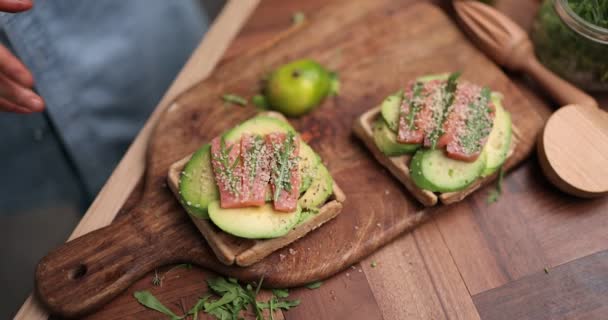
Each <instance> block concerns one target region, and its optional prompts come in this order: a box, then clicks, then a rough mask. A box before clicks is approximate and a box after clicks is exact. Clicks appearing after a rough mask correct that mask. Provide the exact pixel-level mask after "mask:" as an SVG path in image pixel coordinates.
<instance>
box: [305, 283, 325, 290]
mask: <svg viewBox="0 0 608 320" xmlns="http://www.w3.org/2000/svg"><path fill="white" fill-rule="evenodd" d="M322 284H323V281H316V282H313V283H309V284H307V285H306V288H308V289H311V290H312V289H318V288H319V287H321V285H322Z"/></svg>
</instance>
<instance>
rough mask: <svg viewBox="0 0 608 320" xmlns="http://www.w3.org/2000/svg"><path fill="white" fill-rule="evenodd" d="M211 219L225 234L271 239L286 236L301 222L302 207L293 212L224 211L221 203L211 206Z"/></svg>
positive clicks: (262, 209) (268, 207) (260, 209)
mask: <svg viewBox="0 0 608 320" xmlns="http://www.w3.org/2000/svg"><path fill="white" fill-rule="evenodd" d="M208 210H209V218H210V219H211V221H213V223H214V224H215V225H216V226H217V227H218V228H220V229H222V230H223V231H224V232H227V233H229V234H232V235H235V236H237V237H241V238H247V239H269V238H277V237H281V236H284V235H286V234H287V233H288V232H289V231H290V230H291V228H293V227H294V226H295V225H296V224H297V223H298V221H300V214H301V212H302V209H301V207H300V206H299V205H298V208H297V209H296V210H295V211H293V212H279V211H275V210H274V209H273V207H272V204H269V203H267V204H265V205H263V206H261V207H247V208H238V209H222V208H221V207H220V202H219V201H213V202H211V203H210V204H209V209H208Z"/></svg>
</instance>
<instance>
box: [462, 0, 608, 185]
mask: <svg viewBox="0 0 608 320" xmlns="http://www.w3.org/2000/svg"><path fill="white" fill-rule="evenodd" d="M454 8H455V10H456V13H457V14H458V16H459V17H460V19H461V21H462V22H463V24H464V27H465V30H466V31H467V32H468V33H469V34H470V36H471V37H472V38H473V40H474V41H475V42H476V43H477V44H478V46H479V47H480V48H481V49H482V50H483V51H484V52H485V53H486V54H487V55H488V56H490V57H491V58H492V59H493V60H494V61H495V62H496V63H497V64H499V65H501V66H504V67H506V68H509V69H512V70H516V71H523V72H526V73H527V74H529V75H531V76H532V77H533V78H534V79H535V80H536V81H537V82H538V83H539V84H540V85H541V86H543V87H544V88H545V90H546V91H547V92H548V93H549V94H550V95H551V96H552V97H553V98H554V99H555V100H556V101H557V102H558V103H559V104H560V105H567V106H566V107H564V108H562V109H560V110H559V111H557V112H555V113H554V114H553V115H552V116H551V117H550V118H549V120H548V121H547V124H546V125H545V128H544V130H543V132H542V133H541V135H540V137H539V143H538V154H539V160H540V163H541V167H542V169H543V172H544V173H545V175H546V176H547V178H548V179H549V181H551V182H552V183H553V184H555V185H556V186H557V187H558V188H559V189H561V190H562V191H564V192H567V193H570V194H572V195H575V196H580V197H594V196H601V195H605V194H608V114H607V113H606V112H603V111H602V110H600V109H599V108H598V107H597V102H596V101H595V99H593V98H592V97H591V96H589V95H587V94H586V93H584V92H583V91H581V90H580V89H578V88H576V87H574V86H573V85H571V84H570V83H568V82H567V81H565V80H563V79H561V78H559V77H558V76H557V75H555V74H554V73H553V72H551V71H549V70H547V68H545V67H544V66H543V65H542V64H540V63H539V62H538V60H537V59H536V56H535V55H534V48H533V46H532V42H531V41H530V38H529V37H528V34H527V33H526V32H525V31H524V30H523V29H522V28H520V27H519V26H518V25H517V24H516V23H515V22H513V21H512V20H511V19H510V18H508V17H507V16H505V15H503V14H502V13H500V12H499V11H498V10H496V9H494V8H492V7H491V6H488V5H485V4H483V3H480V2H478V1H471V0H466V1H464V0H463V1H454Z"/></svg>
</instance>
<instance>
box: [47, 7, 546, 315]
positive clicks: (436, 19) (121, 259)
mask: <svg viewBox="0 0 608 320" xmlns="http://www.w3.org/2000/svg"><path fill="white" fill-rule="evenodd" d="M300 57H310V58H314V59H316V60H318V61H320V62H321V63H323V64H325V65H326V66H328V67H329V68H330V69H333V70H337V71H338V72H339V74H340V77H341V80H342V91H341V94H340V96H339V97H335V98H332V99H329V100H328V101H326V102H325V103H324V104H323V105H322V106H321V107H320V108H318V109H317V110H315V111H314V112H312V113H311V114H310V115H307V116H305V117H303V118H301V119H297V120H293V121H292V123H293V124H294V126H295V127H296V129H298V130H299V131H300V132H302V133H303V134H304V135H306V136H308V137H309V138H310V144H311V146H312V147H313V148H314V149H315V150H316V151H317V152H318V153H320V154H321V156H322V157H323V159H324V160H325V162H326V164H327V166H328V168H329V170H330V171H331V173H332V175H333V177H334V179H335V180H336V182H337V183H338V184H339V185H340V186H341V187H342V189H343V191H344V193H345V194H346V196H347V201H346V202H345V207H344V209H343V212H342V214H340V215H339V216H338V217H337V218H336V219H334V220H332V221H330V222H328V223H327V224H326V225H324V226H323V227H321V228H319V229H317V230H315V231H313V232H311V233H310V234H308V235H307V236H306V237H304V238H302V239H300V240H298V241H297V242H295V243H294V244H293V245H290V246H288V247H286V248H283V249H281V250H279V251H277V252H275V253H274V254H272V255H270V256H269V257H267V258H265V259H264V260H262V261H261V262H259V263H257V264H255V265H253V266H251V267H247V268H240V267H234V266H232V267H226V266H225V265H223V264H221V263H220V262H219V261H218V260H217V259H216V258H215V256H214V255H213V253H212V252H211V250H210V248H209V247H208V246H207V244H206V243H205V241H204V239H203V237H202V236H201V235H200V233H199V232H198V231H197V230H196V228H195V227H194V225H193V224H192V222H191V221H190V220H189V218H188V216H187V215H186V213H185V212H184V211H183V209H182V208H181V207H180V205H179V203H178V201H177V200H176V199H175V198H174V197H173V195H172V193H171V191H170V190H169V188H168V187H167V183H166V174H167V170H168V168H169V166H170V165H171V164H172V163H174V162H176V161H177V160H179V159H181V158H183V157H184V156H186V155H188V154H190V153H191V152H193V151H194V150H196V149H197V148H198V147H199V146H200V145H201V144H203V143H205V142H208V141H210V140H211V139H212V138H213V137H214V136H216V135H218V134H219V133H221V132H222V131H223V130H225V129H227V128H230V127H232V126H234V125H235V124H237V123H239V122H241V121H243V120H245V119H247V118H249V117H251V116H253V115H254V113H255V112H256V111H255V109H254V108H253V107H251V106H248V107H245V108H241V107H238V106H223V105H222V102H221V100H220V99H219V97H220V96H221V95H222V94H224V93H237V94H240V95H243V96H247V97H251V96H253V95H254V94H255V93H257V92H258V90H259V79H260V78H262V76H263V75H264V74H265V73H267V72H268V71H269V70H271V69H272V68H274V67H276V66H278V65H280V64H282V63H285V62H287V61H290V60H292V59H295V58H300ZM455 70H461V71H462V72H463V77H464V78H466V79H468V80H471V81H473V82H476V83H479V84H481V85H488V86H490V87H491V88H492V89H493V90H496V91H500V92H502V93H503V94H504V95H505V105H506V108H507V109H508V110H509V111H511V113H512V116H513V121H514V122H515V123H516V124H517V127H518V129H519V131H520V132H521V133H522V139H521V141H520V143H519V144H518V145H517V149H516V150H515V152H514V154H513V156H512V157H511V158H510V161H509V163H508V164H507V166H508V167H512V166H513V165H515V164H516V163H519V162H520V161H521V160H523V159H524V158H525V157H526V156H527V155H529V154H530V152H531V151H532V149H533V146H534V141H535V137H536V135H537V133H538V132H539V130H540V129H541V127H542V123H543V121H542V118H541V116H540V115H539V114H537V112H536V111H535V110H534V109H533V108H532V107H531V106H530V105H529V104H528V103H527V102H526V101H525V99H524V98H523V97H522V95H521V94H520V93H519V92H518V91H517V90H516V89H515V86H514V85H513V84H512V83H511V82H510V81H509V79H508V78H507V77H506V76H505V75H504V74H503V73H502V72H501V71H500V69H498V67H496V66H495V65H494V64H493V63H491V62H490V61H489V60H488V59H487V58H486V57H485V56H484V55H483V54H482V53H480V52H479V51H477V50H476V49H475V48H474V46H473V45H472V44H470V43H469V42H468V40H467V39H466V38H465V37H464V35H463V34H462V33H461V32H460V31H459V30H458V28H457V26H456V25H455V24H454V23H453V22H452V21H451V20H450V19H449V18H448V17H447V16H446V15H445V14H444V13H443V12H442V11H441V10H440V9H438V8H436V7H434V6H430V5H427V4H423V5H416V6H411V7H410V6H407V5H405V4H404V3H403V2H402V1H399V0H378V1H348V0H345V1H338V2H335V3H332V4H330V5H327V6H326V7H324V8H323V9H322V10H320V11H319V12H318V13H317V14H315V15H314V16H313V17H310V19H309V21H308V22H307V23H306V25H305V26H304V27H302V28H301V29H300V30H299V31H297V32H294V33H292V34H289V35H288V36H286V37H283V39H282V40H281V41H279V42H277V43H274V44H272V45H270V46H265V47H262V48H261V49H259V50H255V51H252V52H249V53H248V54H245V55H243V56H241V57H239V58H237V59H235V60H233V61H230V62H228V63H226V64H224V65H222V66H220V67H219V68H218V69H217V70H216V71H215V73H214V74H213V75H212V76H211V77H210V78H208V79H207V80H205V81H203V82H201V83H200V84H198V85H197V86H195V87H193V88H192V89H191V90H189V91H188V92H187V93H185V94H184V95H183V96H181V97H180V98H179V99H177V101H176V102H175V103H174V104H173V105H172V106H171V107H170V108H169V109H168V110H167V112H166V114H165V115H164V116H163V119H162V120H161V121H160V123H159V124H158V126H157V128H156V133H155V135H154V137H153V139H152V141H151V145H150V148H149V154H148V172H147V175H146V187H145V191H144V195H143V196H142V200H141V203H140V204H139V205H138V206H137V207H136V208H135V209H134V210H133V211H132V212H131V213H130V214H128V215H125V216H124V217H123V218H121V219H119V220H117V221H115V222H114V223H113V224H112V225H110V226H108V227H106V228H103V229H100V230H98V231H95V232H92V233H90V234H87V235H85V236H83V237H80V238H78V239H75V240H73V241H71V242H68V243H67V244H65V245H63V246H61V247H59V248H58V249H56V250H54V251H53V252H51V253H50V254H49V255H48V256H46V257H45V258H43V259H42V261H41V262H40V264H39V266H38V268H37V271H36V289H37V293H38V295H39V297H40V298H41V301H42V302H43V303H45V304H46V305H47V306H48V307H49V308H50V310H51V311H52V312H54V313H57V314H60V315H64V316H78V315H81V314H84V313H86V312H89V311H92V310H93V309H95V308H97V307H99V306H101V305H102V304H104V303H106V302H108V301H109V300H111V299H112V298H113V297H114V296H116V295H117V294H118V293H120V292H121V291H123V290H124V289H126V288H127V287H128V286H129V285H130V284H131V283H133V282H134V281H135V280H137V279H138V278H140V277H141V276H143V275H144V274H145V273H147V272H149V271H151V270H153V269H154V268H156V267H159V266H161V265H165V264H170V263H177V262H191V263H195V264H198V265H200V266H202V267H205V268H209V269H211V270H214V271H216V272H219V273H221V274H225V275H229V276H234V277H238V278H240V279H243V280H245V281H252V280H257V279H259V278H260V277H261V276H264V277H265V278H264V284H265V285H267V286H269V287H290V286H298V285H302V284H305V283H308V282H311V281H314V280H317V279H321V278H325V277H329V276H331V275H333V274H334V273H336V272H338V271H340V270H342V269H344V268H346V267H348V266H350V265H351V264H353V263H355V262H357V261H358V260H360V259H361V258H363V257H365V256H366V255H368V254H370V253H371V252H373V251H374V250H376V249H377V248H378V247H380V246H382V245H384V244H386V243H387V242H389V241H390V240H392V239H394V238H395V237H396V236H397V235H399V234H400V233H402V232H404V231H406V230H409V229H411V228H413V227H415V226H417V225H419V224H420V223H422V222H423V221H425V220H426V219H428V217H429V215H430V214H431V213H432V212H434V213H437V214H438V213H442V214H449V213H448V212H447V211H449V210H450V207H449V206H439V207H436V208H433V209H424V208H423V207H422V206H420V205H419V204H418V203H417V201H416V200H415V199H414V198H412V197H411V196H410V195H409V194H408V193H407V191H406V190H405V188H403V187H402V186H401V184H400V183H399V182H398V181H397V180H396V179H394V178H393V177H392V176H391V175H390V174H389V173H388V172H387V171H386V170H384V169H383V168H382V166H380V165H379V164H378V163H377V162H376V161H375V159H373V156H372V155H371V154H370V153H369V152H368V151H367V150H366V148H365V147H364V146H363V145H362V144H361V143H360V142H359V140H358V139H357V138H355V137H354V136H353V134H352V133H351V126H352V124H353V121H354V120H355V119H356V118H357V117H358V116H359V115H360V114H362V113H363V112H365V111H366V110H368V109H370V108H372V107H374V106H376V105H377V104H378V103H379V102H380V101H381V100H382V98H383V97H385V96H386V95H388V94H390V93H391V92H394V91H396V90H397V89H399V87H400V86H402V85H403V84H404V83H405V82H406V81H407V80H409V79H412V78H415V77H418V76H421V75H424V74H429V73H438V72H446V71H455ZM443 211H446V212H443ZM281 257H283V259H281Z"/></svg>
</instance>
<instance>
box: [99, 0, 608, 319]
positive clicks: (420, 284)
mask: <svg viewBox="0 0 608 320" xmlns="http://www.w3.org/2000/svg"><path fill="white" fill-rule="evenodd" d="M370 1H371V0H370ZM404 1H405V0H404ZM409 1H410V2H412V3H413V2H415V0H409ZM325 2H326V1H323V0H307V1H284V0H265V1H262V2H261V4H260V5H259V6H258V7H257V9H255V11H254V13H253V14H252V15H251V17H250V18H249V20H248V21H247V23H246V24H245V26H244V27H243V28H242V30H241V32H240V33H239V34H238V36H237V37H236V39H235V40H234V42H232V44H231V45H230V47H229V48H228V50H227V51H226V52H225V54H224V55H223V58H222V61H227V60H229V59H234V58H236V57H238V55H239V53H241V52H243V51H244V50H249V49H251V48H253V47H255V46H257V45H259V44H260V43H264V42H265V41H267V40H268V39H270V38H272V37H274V36H275V35H276V34H278V33H280V32H281V31H284V30H285V29H287V28H289V26H290V24H291V16H292V14H293V13H294V12H296V11H303V12H308V13H311V12H314V11H315V10H316V9H317V8H318V7H320V6H321V5H322V4H323V3H325ZM433 2H439V3H440V5H441V6H442V7H443V8H445V9H447V10H448V12H450V15H451V16H453V13H452V12H451V11H450V9H449V8H448V7H449V5H448V4H447V3H443V2H440V1H433ZM538 4H539V2H538V1H534V0H518V1H512V0H511V1H507V0H503V1H500V0H498V1H497V3H496V6H497V7H498V8H499V9H500V10H502V11H503V12H506V13H507V14H508V15H510V16H511V17H513V18H514V19H515V20H516V21H517V22H518V23H519V24H521V25H522V26H524V27H525V28H527V29H529V27H530V25H531V23H532V20H533V18H534V15H535V12H536V9H537V7H538ZM420 19H424V17H420ZM201 59H205V57H203V56H197V55H196V54H195V55H194V56H193V57H192V58H191V62H192V61H195V62H194V63H196V61H200V60H201ZM220 63H221V62H220ZM509 75H510V76H511V77H512V79H514V80H515V82H516V83H517V84H518V86H519V87H520V89H521V90H522V92H523V93H524V94H525V95H526V97H528V98H529V100H530V102H531V103H532V104H534V105H536V106H538V107H539V108H540V109H542V110H544V111H545V112H547V113H549V112H551V111H552V110H553V109H552V108H554V107H555V106H554V104H553V103H551V102H550V100H548V99H547V97H545V96H543V95H542V93H540V91H539V90H538V88H536V87H535V86H534V85H533V84H530V83H528V82H526V80H525V79H523V78H522V77H520V76H518V75H513V74H509ZM185 88H186V86H184V85H182V89H185ZM597 98H598V99H599V101H600V105H603V106H608V96H606V95H604V96H597ZM127 156H128V155H127ZM115 174H116V173H115ZM139 186H140V187H138V188H135V190H134V191H133V193H131V195H130V196H129V199H128V201H127V202H126V203H125V204H124V206H123V209H122V210H121V212H128V208H129V207H130V206H131V205H132V204H133V203H135V202H137V199H138V196H139V192H140V191H141V183H140V184H139ZM523 186H525V188H523ZM489 189H490V188H485V189H483V190H481V191H478V192H480V193H487V192H488V190H489ZM520 192H526V193H529V192H532V193H533V194H534V197H526V198H524V199H531V200H525V201H515V200H516V199H518V200H519V199H521V198H518V197H517V195H518V193H520ZM483 199H485V196H477V197H474V198H471V199H469V200H467V201H463V202H461V203H459V204H456V205H453V206H452V210H451V211H450V212H449V213H448V214H443V215H435V216H433V218H432V219H431V221H430V222H428V223H426V224H424V225H423V226H421V227H419V228H418V229H416V230H415V231H414V232H412V233H410V234H405V235H403V236H401V237H399V238H398V239H397V240H396V241H395V242H393V243H391V244H389V245H387V246H386V247H384V248H383V249H381V250H379V251H378V252H376V253H375V254H373V255H371V256H370V257H368V258H366V259H365V260H363V261H362V262H361V263H359V264H356V265H354V266H352V267H351V268H348V269H347V270H345V271H344V272H342V273H340V274H338V275H336V276H334V277H332V278H330V279H328V280H326V281H325V282H324V284H323V285H322V286H321V287H320V288H319V289H315V290H310V289H305V288H299V289H293V290H291V293H292V295H291V297H293V298H299V299H301V301H302V303H301V305H300V306H298V307H297V308H295V309H292V310H290V311H288V312H284V313H282V314H277V315H276V316H275V319H282V318H287V319H479V318H482V319H566V318H567V319H605V318H606V317H608V316H606V315H607V314H608V198H606V197H605V198H602V199H594V200H580V199H576V198H573V197H570V196H567V195H565V194H562V193H560V192H558V191H557V190H556V189H555V188H553V187H552V186H551V185H549V183H548V182H547V181H546V179H545V178H544V177H543V176H542V174H541V173H540V167H539V165H538V163H537V159H536V156H533V157H532V158H531V159H529V160H528V161H526V162H525V163H524V164H523V165H521V166H520V167H519V168H518V169H516V170H514V172H513V173H511V174H509V175H508V176H507V177H506V178H505V185H504V193H503V196H502V197H501V199H500V201H499V202H498V203H495V204H491V205H488V204H486V203H485V201H483ZM120 215H121V213H119V215H118V218H117V219H120ZM454 229H457V230H458V231H457V232H455V231H454ZM372 262H375V265H376V266H375V267H372ZM168 268H169V267H167V268H163V269H162V270H159V272H161V273H162V272H164V271H166V270H167V269H168ZM209 276H213V274H211V273H210V272H207V271H205V270H202V269H199V268H196V267H194V268H192V269H181V268H180V269H175V270H173V271H171V273H170V274H169V275H168V276H167V277H166V278H165V279H164V282H163V285H162V287H154V286H153V285H152V283H151V279H152V277H153V274H149V275H147V276H145V277H144V278H142V279H141V280H140V281H138V282H137V283H136V284H134V285H133V286H132V287H131V288H129V290H127V291H126V292H124V293H123V294H122V295H121V296H119V297H118V298H117V299H115V300H114V301H113V302H111V303H110V304H108V305H107V306H105V307H104V308H102V309H101V310H99V311H98V312H97V313H95V314H93V315H91V316H90V317H89V318H90V319H118V318H129V319H131V318H133V319H135V318H137V319H140V318H141V319H162V318H163V317H162V315H161V314H159V313H156V312H153V311H150V310H147V309H145V308H144V307H142V306H140V305H139V304H138V303H137V302H136V301H135V299H133V292H135V291H138V290H143V289H146V290H150V291H151V292H153V293H154V294H155V295H156V296H157V297H158V298H159V300H161V301H162V302H163V303H165V305H167V306H169V307H170V308H172V309H173V310H175V311H178V310H181V309H182V306H183V308H190V307H191V306H192V305H193V304H194V303H195V301H196V300H197V298H198V297H199V296H202V295H203V294H204V293H205V292H206V291H207V288H206V284H205V282H204V279H205V278H207V277H209ZM201 318H203V317H201Z"/></svg>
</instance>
